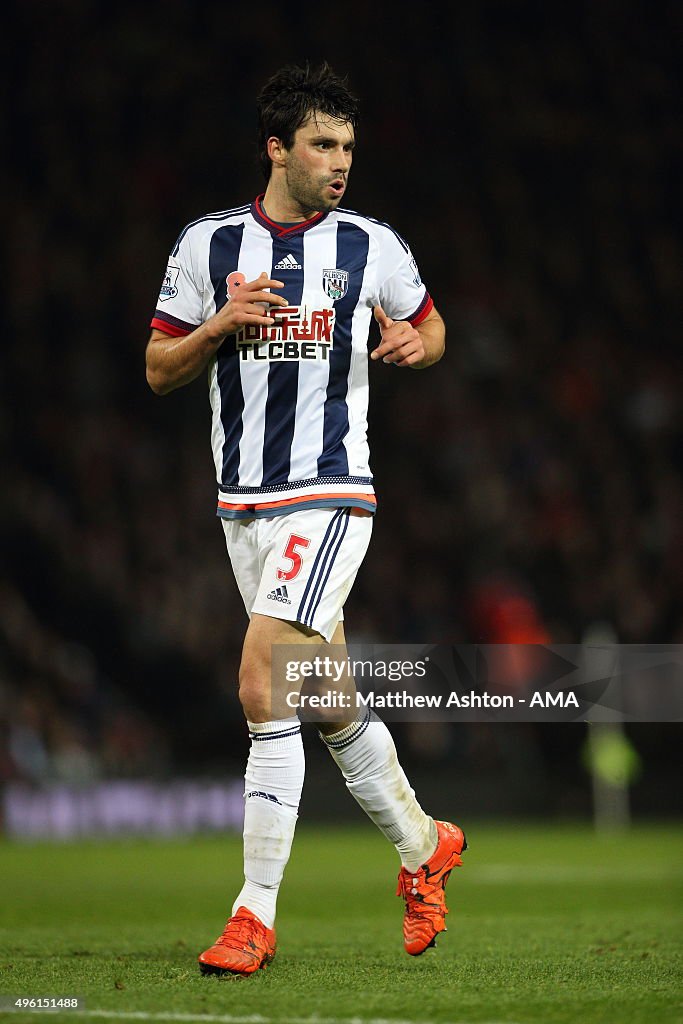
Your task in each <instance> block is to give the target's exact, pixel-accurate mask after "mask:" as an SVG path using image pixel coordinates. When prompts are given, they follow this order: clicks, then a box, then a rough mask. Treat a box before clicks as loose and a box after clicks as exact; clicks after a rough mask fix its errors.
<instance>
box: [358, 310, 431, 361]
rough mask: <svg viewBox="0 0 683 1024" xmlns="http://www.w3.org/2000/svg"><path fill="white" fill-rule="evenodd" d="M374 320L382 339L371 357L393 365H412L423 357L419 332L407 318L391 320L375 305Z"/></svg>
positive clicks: (423, 349)
mask: <svg viewBox="0 0 683 1024" xmlns="http://www.w3.org/2000/svg"><path fill="white" fill-rule="evenodd" d="M375 320H376V321H377V323H378V324H379V330H380V334H381V335H382V340H381V341H380V343H379V345H378V346H377V348H376V349H374V351H372V352H371V353H370V358H371V359H382V361H383V362H385V363H393V364H394V366H414V365H415V364H416V363H421V362H422V361H423V359H424V358H425V348H424V344H423V342H422V338H421V337H420V334H419V332H418V331H417V330H416V328H415V327H413V325H412V324H409V323H408V322H407V320H392V319H391V318H390V317H388V316H387V315H386V313H385V312H384V310H383V309H382V307H381V306H375Z"/></svg>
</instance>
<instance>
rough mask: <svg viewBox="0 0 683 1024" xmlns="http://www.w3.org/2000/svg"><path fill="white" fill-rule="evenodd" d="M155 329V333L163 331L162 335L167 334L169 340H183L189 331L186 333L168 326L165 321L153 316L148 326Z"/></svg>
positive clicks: (170, 325) (180, 328)
mask: <svg viewBox="0 0 683 1024" xmlns="http://www.w3.org/2000/svg"><path fill="white" fill-rule="evenodd" d="M149 326H150V327H155V328H156V329H157V331H163V332H164V334H168V335H170V336H171V338H185V337H187V335H188V334H190V333H191V331H186V330H185V329H184V328H182V327H176V326H175V324H169V323H168V322H167V321H166V320H160V319H159V317H158V316H155V317H154V318H153V320H152V322H151V324H150V325H149Z"/></svg>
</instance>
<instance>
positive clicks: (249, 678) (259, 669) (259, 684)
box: [239, 651, 272, 722]
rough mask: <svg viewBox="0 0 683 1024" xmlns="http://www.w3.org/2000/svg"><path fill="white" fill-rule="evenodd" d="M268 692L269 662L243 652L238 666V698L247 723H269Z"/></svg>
mask: <svg viewBox="0 0 683 1024" xmlns="http://www.w3.org/2000/svg"><path fill="white" fill-rule="evenodd" d="M270 691H271V682H270V661H269V660H266V659H264V658H261V657H259V656H258V655H257V654H254V653H253V652H247V651H245V652H244V654H243V655H242V662H241V664H240V673H239V698H240V703H241V705H242V710H243V711H244V715H245V717H246V719H247V721H248V722H269V721H270V719H271V704H272V701H271V692H270Z"/></svg>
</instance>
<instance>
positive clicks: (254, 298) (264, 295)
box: [242, 292, 289, 306]
mask: <svg viewBox="0 0 683 1024" xmlns="http://www.w3.org/2000/svg"><path fill="white" fill-rule="evenodd" d="M242 298H243V299H244V298H246V296H244V294H243V295H242ZM249 302H267V303H268V305H269V306H288V305H289V302H288V301H287V299H286V298H285V297H284V295H275V293H274V292H253V293H252V294H250V295H249Z"/></svg>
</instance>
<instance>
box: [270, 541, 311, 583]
mask: <svg viewBox="0 0 683 1024" xmlns="http://www.w3.org/2000/svg"><path fill="white" fill-rule="evenodd" d="M310 543H311V542H310V540H309V539H308V537H299V536H297V534H296V533H290V535H289V540H288V541H287V544H286V545H285V550H284V551H283V552H282V556H283V558H288V559H289V561H290V562H291V563H292V564H291V566H290V568H289V569H278V571H277V578H278V579H279V580H282V582H283V583H289V581H290V580H293V579H295V578H296V577H297V576H298V575H299V573H300V572H301V566H302V563H303V556H302V555H300V554H299V552H298V551H297V548H307V547H308V545H309V544H310Z"/></svg>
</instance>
